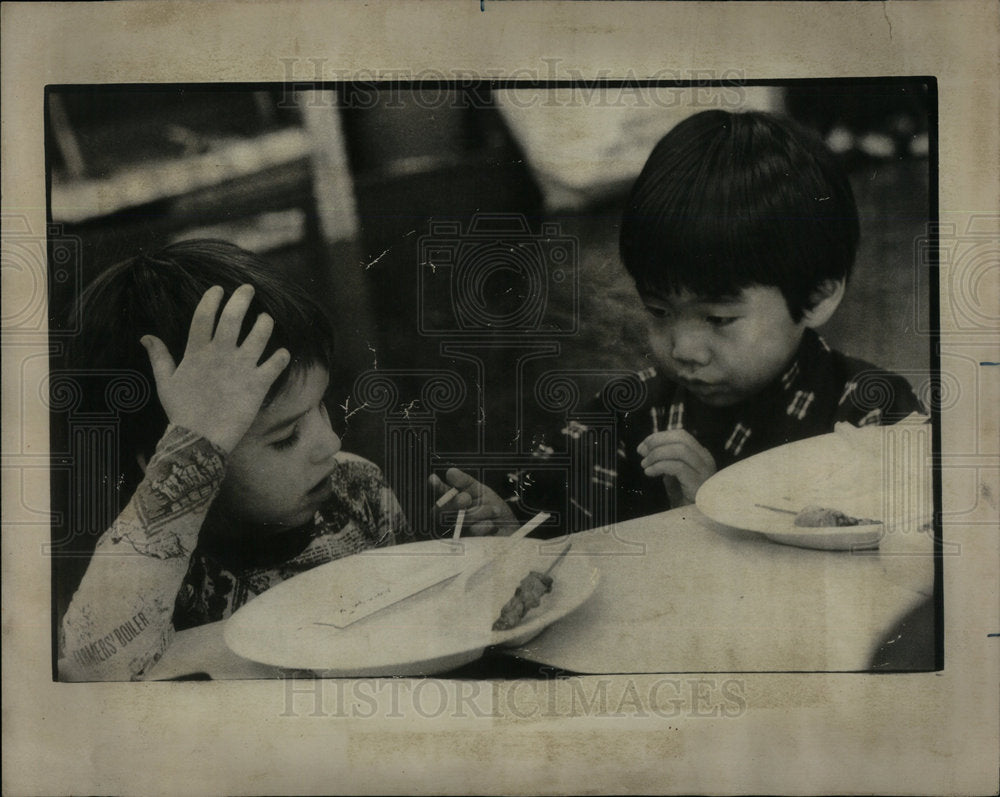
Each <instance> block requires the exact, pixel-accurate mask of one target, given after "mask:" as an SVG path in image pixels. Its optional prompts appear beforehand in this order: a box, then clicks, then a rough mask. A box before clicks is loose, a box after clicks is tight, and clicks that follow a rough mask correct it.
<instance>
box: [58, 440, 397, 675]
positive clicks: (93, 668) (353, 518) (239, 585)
mask: <svg viewBox="0 0 1000 797" xmlns="http://www.w3.org/2000/svg"><path fill="white" fill-rule="evenodd" d="M337 463H338V467H337V469H336V470H335V471H334V473H333V474H332V475H331V477H330V479H331V486H332V488H333V491H332V494H331V497H330V498H329V499H328V500H327V501H325V502H324V504H323V506H322V507H321V508H320V510H319V511H318V512H317V513H316V515H315V517H314V519H313V522H312V523H311V524H309V525H308V526H307V527H305V528H302V529H298V530H293V531H287V532H282V533H281V534H277V535H272V536H271V537H269V538H259V539H257V540H256V542H255V544H253V545H243V546H238V549H236V548H237V546H234V545H233V544H232V543H231V542H230V543H229V544H228V545H227V544H225V543H223V542H221V540H223V539H229V540H232V539H233V538H232V537H231V536H230V537H226V536H225V535H221V534H219V533H217V532H218V531H219V528H218V524H219V523H220V520H219V519H218V518H216V517H214V516H213V513H211V511H210V508H211V505H212V502H213V500H214V499H215V497H216V496H217V495H218V494H219V490H220V488H221V486H222V481H223V477H224V475H225V466H226V454H225V452H223V451H222V450H221V449H219V448H217V447H216V446H214V445H212V443H210V442H209V441H208V440H206V439H205V438H203V437H201V436H199V435H197V434H195V433H194V432H191V431H189V430H187V429H184V428H182V427H179V426H170V427H168V429H167V431H166V433H165V434H164V436H163V438H162V439H161V440H160V442H159V444H158V445H157V448H156V453H155V455H154V456H153V458H152V459H151V460H150V461H149V465H148V466H147V468H146V475H145V477H144V478H143V480H142V482H141V483H140V484H139V486H138V487H137V488H136V492H135V494H134V495H133V496H132V500H131V501H129V503H128V505H127V506H126V507H125V509H123V510H122V512H121V514H120V515H119V516H118V518H117V519H116V520H115V522H114V523H113V524H112V526H111V528H110V529H108V530H107V531H106V532H104V534H103V535H101V537H100V539H99V540H98V542H97V546H96V548H95V550H94V553H93V555H92V556H91V559H90V562H89V564H88V566H87V571H86V573H85V574H84V577H83V580H82V581H81V582H80V586H79V588H78V589H77V591H76V593H75V594H74V596H73V600H72V601H71V603H70V606H69V608H68V609H67V610H66V614H65V616H64V617H63V620H62V626H61V630H60V640H59V642H60V644H59V648H60V660H59V671H60V678H61V679H63V680H129V679H139V678H142V677H143V676H144V675H145V674H146V673H148V672H149V670H150V668H151V667H152V666H153V665H154V664H155V663H156V662H157V661H158V660H159V658H160V656H161V655H162V654H163V652H164V651H165V650H166V649H167V647H168V646H169V644H170V642H171V639H172V637H173V633H174V631H175V630H178V629H183V628H189V627H192V626H196V625H201V624H204V623H209V622H213V621H216V620H222V619H224V618H226V617H228V616H229V615H230V614H232V613H233V612H234V611H235V610H236V609H238V608H239V607H240V606H242V605H243V604H244V603H246V602H247V601H248V600H250V599H251V598H253V597H254V596H256V595H259V594H260V593H262V592H264V591H265V590H267V589H269V588H270V587H272V586H274V585H275V584H277V583H279V582H281V581H284V580H285V579H287V578H290V577H291V576H293V575H295V574H297V573H300V572H303V571H305V570H308V569H310V568H313V567H316V566H317V565H320V564H324V563H326V562H330V561H333V560H334V559H339V558H341V557H343V556H348V555H349V554H353V553H358V552H360V551H363V550H365V549H367V548H372V547H374V546H377V545H391V544H393V542H394V541H395V539H396V538H397V536H400V535H406V534H407V533H408V531H407V525H406V520H405V518H404V517H403V514H402V511H401V509H400V507H399V503H398V501H397V500H396V497H395V495H394V494H393V493H392V491H391V490H390V489H389V487H388V486H387V485H386V483H385V481H384V480H383V478H382V474H381V472H380V471H379V469H378V468H377V467H376V466H375V465H373V464H372V463H371V462H368V461H367V460H363V459H361V458H360V457H356V456H353V455H351V454H346V453H344V452H341V453H339V454H338V455H337Z"/></svg>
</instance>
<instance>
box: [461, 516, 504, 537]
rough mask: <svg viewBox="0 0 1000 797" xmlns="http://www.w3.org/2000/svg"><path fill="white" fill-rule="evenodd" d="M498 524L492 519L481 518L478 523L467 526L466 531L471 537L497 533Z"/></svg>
mask: <svg viewBox="0 0 1000 797" xmlns="http://www.w3.org/2000/svg"><path fill="white" fill-rule="evenodd" d="M496 530H497V524H496V523H494V522H493V521H492V520H481V521H479V522H478V523H473V524H472V525H469V526H466V533H467V534H468V535H469V536H470V537H485V536H487V535H488V534H495V533H496Z"/></svg>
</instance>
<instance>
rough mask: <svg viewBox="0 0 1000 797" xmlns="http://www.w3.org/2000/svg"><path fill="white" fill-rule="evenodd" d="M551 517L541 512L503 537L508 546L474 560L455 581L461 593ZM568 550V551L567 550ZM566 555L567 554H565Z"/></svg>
mask: <svg viewBox="0 0 1000 797" xmlns="http://www.w3.org/2000/svg"><path fill="white" fill-rule="evenodd" d="M550 517H551V515H549V513H548V512H539V513H538V514H537V515H535V516H534V517H533V518H532V519H531V520H529V521H528V522H527V523H525V524H524V525H523V526H521V528H519V529H518V530H517V531H515V532H514V533H513V534H511V535H510V536H509V537H501V538H500V539H502V540H504V541H505V542H506V543H507V544H506V545H503V546H501V549H500V550H499V551H496V552H494V553H492V554H490V555H488V556H487V557H486V558H485V559H479V560H478V561H476V560H473V562H472V563H471V564H470V565H469V566H468V567H467V568H466V569H465V570H463V571H461V572H460V573H459V574H458V578H457V579H456V581H455V584H456V585H457V588H458V591H459V592H461V591H463V590H464V589H465V585H466V584H468V583H469V579H470V578H472V576H474V575H475V574H476V573H479V572H480V571H481V570H483V568H485V567H487V566H488V565H491V564H493V563H494V562H496V561H497V560H499V559H502V558H503V557H504V556H506V555H508V554H509V553H510V551H511V549H512V548H514V543H515V542H516V541H517V540H520V539H522V538H523V537H527V536H528V535H529V534H531V532H533V531H534V530H535V529H537V528H538V527H539V526H540V525H542V523H544V522H545V521H546V520H548V519H549V518H550ZM567 550H568V549H567ZM564 553H565V552H564Z"/></svg>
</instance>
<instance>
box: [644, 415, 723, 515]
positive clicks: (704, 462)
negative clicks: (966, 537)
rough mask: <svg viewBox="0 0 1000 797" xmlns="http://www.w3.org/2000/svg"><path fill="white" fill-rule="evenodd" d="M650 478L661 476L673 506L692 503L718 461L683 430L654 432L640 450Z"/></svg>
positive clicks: (645, 469) (714, 469)
mask: <svg viewBox="0 0 1000 797" xmlns="http://www.w3.org/2000/svg"><path fill="white" fill-rule="evenodd" d="M637 451H638V452H639V456H641V457H642V462H641V463H640V464H641V465H642V467H643V470H644V471H645V473H646V475H647V476H662V477H663V485H664V487H666V489H667V496H668V497H669V498H670V506H671V507H678V506H684V505H685V504H693V503H694V497H695V494H696V493H697V492H698V488H699V487H701V485H702V484H703V483H704V482H705V480H706V479H708V477H709V476H711V475H712V474H713V473H715V471H716V466H715V459H714V458H713V457H712V455H711V454H710V453H709V451H708V449H707V448H705V447H704V446H703V445H702V444H701V443H699V442H698V441H697V440H695V439H694V437H692V436H691V434H690V433H689V432H686V431H684V430H683V429H671V430H669V431H666V432H655V433H654V434H651V435H650V436H649V437H647V438H646V439H645V440H643V441H642V442H641V443H640V444H639V447H638V449H637Z"/></svg>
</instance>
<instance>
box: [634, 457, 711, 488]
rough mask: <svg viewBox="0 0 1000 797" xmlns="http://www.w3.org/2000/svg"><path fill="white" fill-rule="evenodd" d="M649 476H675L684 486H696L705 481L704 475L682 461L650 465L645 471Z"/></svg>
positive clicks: (666, 461)
mask: <svg viewBox="0 0 1000 797" xmlns="http://www.w3.org/2000/svg"><path fill="white" fill-rule="evenodd" d="M644 472H645V474H646V475H647V476H650V477H653V476H675V477H677V478H678V479H679V480H680V481H681V482H682V483H684V484H696V483H698V482H700V481H702V480H703V477H702V474H701V473H699V472H698V471H697V470H695V469H694V468H692V467H691V466H690V465H689V464H688V463H686V462H681V461H680V460H676V459H672V460H663V461H662V462H657V463H655V464H653V465H650V466H649V467H648V468H646V470H645V471H644Z"/></svg>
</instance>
